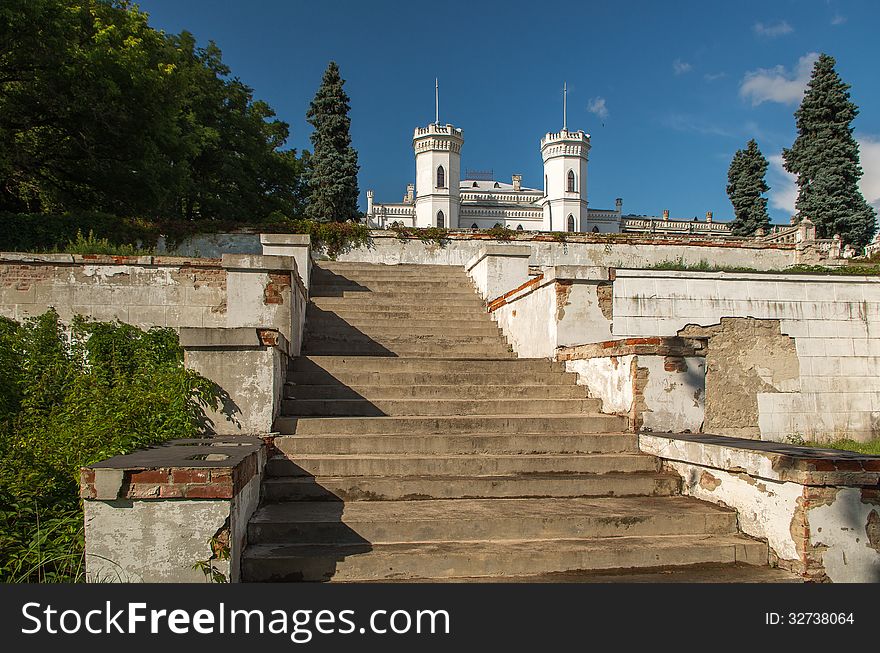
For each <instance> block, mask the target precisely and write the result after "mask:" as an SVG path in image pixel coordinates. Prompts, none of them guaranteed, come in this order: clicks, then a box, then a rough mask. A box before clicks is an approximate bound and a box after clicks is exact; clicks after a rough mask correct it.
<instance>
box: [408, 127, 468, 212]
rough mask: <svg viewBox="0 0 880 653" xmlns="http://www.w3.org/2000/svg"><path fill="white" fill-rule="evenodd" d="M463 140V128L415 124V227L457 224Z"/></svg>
mask: <svg viewBox="0 0 880 653" xmlns="http://www.w3.org/2000/svg"><path fill="white" fill-rule="evenodd" d="M463 144H464V132H463V131H462V130H461V129H458V128H456V127H453V126H452V125H440V124H437V123H434V124H431V125H428V126H427V127H418V128H416V130H415V134H414V135H413V150H415V154H416V198H415V205H416V217H415V226H416V227H446V228H447V229H455V228H457V227H458V214H459V208H460V204H461V202H460V190H461V188H460V187H461V146H462V145H463Z"/></svg>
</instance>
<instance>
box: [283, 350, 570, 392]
mask: <svg viewBox="0 0 880 653" xmlns="http://www.w3.org/2000/svg"><path fill="white" fill-rule="evenodd" d="M396 360H400V359H396ZM287 378H288V379H289V381H290V382H291V383H300V384H306V385H308V384H315V385H319V384H332V385H339V384H343V385H348V386H352V387H356V386H375V385H387V386H388V387H395V386H410V387H414V388H415V387H418V386H419V385H420V384H425V383H429V384H431V385H434V386H436V385H453V386H454V385H461V386H471V387H475V386H483V385H487V386H496V387H499V386H506V387H511V388H512V387H514V386H515V385H516V384H518V383H522V384H524V385H528V386H534V385H540V386H544V387H549V386H553V387H555V388H561V387H566V386H574V385H576V383H577V376H576V375H574V374H566V373H564V372H528V371H526V372H522V373H520V374H515V373H511V374H506V373H504V372H497V373H492V372H440V371H430V370H429V371H423V372H391V371H378V370H374V371H369V370H368V371H363V372H348V371H345V370H344V369H343V370H334V371H333V373H331V372H328V371H326V370H322V369H317V370H313V371H302V370H300V371H291V372H290V374H289V376H288V377H287ZM579 387H581V388H583V386H579ZM551 392H552V391H551ZM580 396H583V395H580Z"/></svg>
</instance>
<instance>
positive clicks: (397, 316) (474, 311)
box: [306, 297, 495, 324]
mask: <svg viewBox="0 0 880 653" xmlns="http://www.w3.org/2000/svg"><path fill="white" fill-rule="evenodd" d="M317 301H321V298H320V297H318V298H317ZM316 314H323V315H326V316H328V318H329V319H332V320H335V321H338V322H348V321H350V320H351V321H362V320H372V321H377V322H396V321H398V320H406V321H411V320H412V321H415V320H431V321H437V320H439V321H443V322H447V321H449V322H451V321H467V322H474V321H480V322H483V323H488V324H495V321H494V320H492V317H491V316H490V315H489V314H488V313H487V312H486V307H485V306H484V305H480V306H459V307H457V308H456V309H455V311H450V310H449V309H447V308H445V307H444V306H437V305H431V306H419V307H417V308H416V307H412V306H403V305H401V306H391V307H388V306H379V307H374V306H368V305H364V304H358V305H357V306H348V305H343V304H339V305H335V306H332V307H329V308H327V309H324V308H321V307H320V306H318V305H316V304H314V303H309V305H308V307H307V309H306V319H307V320H308V319H310V318H311V317H312V316H314V315H316Z"/></svg>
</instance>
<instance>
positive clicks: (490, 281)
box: [465, 245, 532, 301]
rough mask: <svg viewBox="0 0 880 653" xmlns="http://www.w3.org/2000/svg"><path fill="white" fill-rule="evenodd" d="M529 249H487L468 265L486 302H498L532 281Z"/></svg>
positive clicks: (481, 250)
mask: <svg viewBox="0 0 880 653" xmlns="http://www.w3.org/2000/svg"><path fill="white" fill-rule="evenodd" d="M531 254H532V248H531V247H530V246H528V245H486V246H485V247H483V248H481V249H480V251H479V252H477V254H476V255H475V256H474V257H473V258H472V259H471V260H470V261H468V262H467V265H465V270H467V273H468V276H470V277H471V279H473V280H474V283H475V284H476V286H477V290H478V291H479V293H480V296H481V297H482V298H483V299H485V300H486V301H492V300H494V299H497V298H498V297H500V296H501V295H503V294H504V293H507V292H510V291H511V290H514V289H515V288H518V287H519V286H521V285H522V284H524V283H525V282H526V281H528V280H529V258H530V257H531Z"/></svg>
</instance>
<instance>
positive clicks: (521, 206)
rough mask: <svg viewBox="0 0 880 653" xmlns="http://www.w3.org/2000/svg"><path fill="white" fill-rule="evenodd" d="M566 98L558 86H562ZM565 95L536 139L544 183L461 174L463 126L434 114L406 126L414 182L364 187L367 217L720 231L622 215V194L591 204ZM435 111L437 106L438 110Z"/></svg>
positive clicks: (721, 233)
mask: <svg viewBox="0 0 880 653" xmlns="http://www.w3.org/2000/svg"><path fill="white" fill-rule="evenodd" d="M563 98H565V91H563ZM565 104H566V101H565V99H563V120H562V130H561V131H558V132H548V133H547V134H545V135H544V137H543V138H542V139H541V158H542V159H543V161H544V187H543V188H542V189H538V188H527V187H525V186H523V185H522V175H518V174H515V175H513V176H512V179H511V183H509V184H508V183H505V182H500V181H496V180H494V179H493V178H491V176H488V177H487V175H485V174H471V175H469V176H466V177H465V178H464V179H462V175H461V149H462V146H463V145H464V131H462V130H461V129H460V128H458V127H455V126H454V125H450V124H445V125H441V124H440V122H439V119H438V120H435V122H434V123H432V124H430V125H428V126H427V127H417V128H416V130H415V132H414V134H413V141H412V142H413V150H414V151H415V158H416V182H415V184H408V185H407V188H406V194H405V195H404V197H403V201H401V202H397V203H377V202H375V201H374V195H373V191H372V190H368V191H367V211H366V218H367V224H368V225H369V226H371V227H374V228H380V229H381V228H386V227H389V226H391V225H392V224H394V223H397V224H400V225H401V226H404V227H422V228H424V227H440V228H447V229H488V228H492V227H495V226H499V225H501V226H504V227H507V228H508V229H516V230H518V231H568V232H592V233H620V232H628V233H645V232H651V233H654V232H656V233H662V234H676V235H677V234H700V235H701V236H710V237H715V238H718V237H721V238H724V237H727V236H729V235H730V231H729V229H728V228H727V225H726V224H724V223H719V222H714V223H713V222H712V214H711V212H707V214H706V220H705V221H700V220H697V219H696V218H694V220H669V212H668V211H664V212H663V218H662V220H661V219H660V218H654V217H649V216H624V215H623V200H622V199H621V198H618V199H617V200H616V201H615V208H614V209H593V208H590V207H589V204H588V201H587V162H588V159H589V153H590V135H589V134H587V133H585V132H584V131H583V130H577V131H569V130H568V128H567V124H566V122H567V117H566V106H565ZM438 117H439V111H438Z"/></svg>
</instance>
